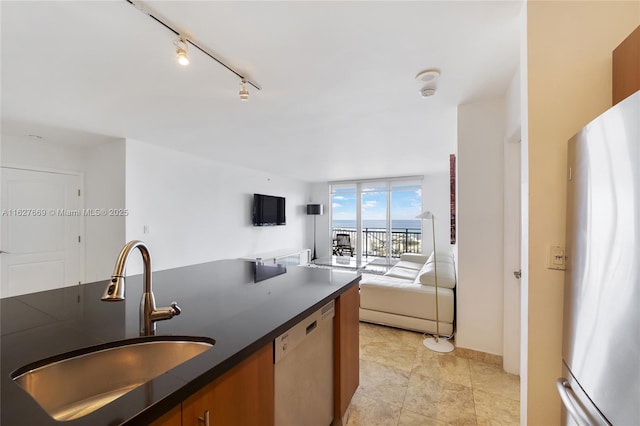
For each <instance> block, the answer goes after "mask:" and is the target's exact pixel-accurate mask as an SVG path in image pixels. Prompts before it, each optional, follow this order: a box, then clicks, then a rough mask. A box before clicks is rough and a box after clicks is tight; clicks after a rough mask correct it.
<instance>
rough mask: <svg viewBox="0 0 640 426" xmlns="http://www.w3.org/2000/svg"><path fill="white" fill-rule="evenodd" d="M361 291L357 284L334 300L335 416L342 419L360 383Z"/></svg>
mask: <svg viewBox="0 0 640 426" xmlns="http://www.w3.org/2000/svg"><path fill="white" fill-rule="evenodd" d="M359 307H360V292H359V287H358V285H356V286H354V287H352V288H350V289H349V290H347V291H345V292H344V293H342V294H341V295H340V297H338V299H336V316H335V317H334V347H335V349H334V369H333V370H334V377H333V383H334V401H333V402H334V404H333V406H334V416H335V418H336V419H342V418H343V416H344V414H345V412H346V410H347V408H348V407H349V403H350V402H351V398H352V397H353V394H354V393H355V392H356V389H357V388H358V385H359V384H360V353H359V352H360V343H359V340H360V334H359V327H360V318H359Z"/></svg>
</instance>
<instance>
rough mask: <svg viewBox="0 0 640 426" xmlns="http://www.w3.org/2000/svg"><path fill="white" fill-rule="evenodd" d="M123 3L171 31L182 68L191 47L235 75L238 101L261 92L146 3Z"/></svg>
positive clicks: (138, 0) (246, 78) (253, 83)
mask: <svg viewBox="0 0 640 426" xmlns="http://www.w3.org/2000/svg"><path fill="white" fill-rule="evenodd" d="M0 1H2V0H0ZM125 1H126V2H127V3H129V4H131V5H132V6H133V7H135V8H136V9H137V10H138V11H140V12H142V13H144V14H145V15H147V16H149V17H150V18H152V19H153V20H154V21H155V22H157V23H159V24H160V25H162V26H163V27H164V28H166V29H167V30H169V31H171V32H172V33H173V34H175V35H176V36H177V37H178V38H177V39H176V40H175V41H174V42H173V44H174V45H175V46H176V59H177V60H178V62H179V63H180V65H183V66H186V65H189V45H191V47H193V48H194V49H197V50H199V51H200V52H202V53H203V54H205V55H206V56H208V57H209V58H211V59H212V60H214V61H215V62H217V63H218V64H220V65H221V66H222V67H224V68H225V69H226V70H227V71H229V72H231V73H233V74H235V75H236V76H237V77H238V78H240V80H241V83H240V84H241V86H240V93H239V95H240V99H242V100H243V101H246V100H248V99H249V91H248V90H247V87H246V85H248V84H250V85H251V86H253V87H254V88H255V89H257V90H262V87H261V86H260V85H259V84H258V83H256V82H255V81H253V80H252V79H250V78H249V77H247V76H246V75H244V74H243V73H241V72H239V71H238V70H236V69H235V68H233V67H232V66H231V65H230V64H227V63H225V62H224V61H223V60H222V59H220V58H218V57H217V56H216V55H214V54H213V53H212V52H211V51H210V50H209V49H207V48H206V47H205V46H204V45H202V44H200V43H197V42H195V41H194V40H193V39H192V38H191V37H187V36H186V35H185V32H184V31H185V30H182V29H179V26H178V25H176V24H175V23H173V22H170V21H169V20H168V19H167V18H166V17H164V16H161V15H159V14H157V13H156V12H154V11H153V10H152V9H151V8H150V7H149V6H148V5H147V4H146V3H147V2H146V1H142V0H125Z"/></svg>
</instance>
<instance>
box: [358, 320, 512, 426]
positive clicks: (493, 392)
mask: <svg viewBox="0 0 640 426" xmlns="http://www.w3.org/2000/svg"><path fill="white" fill-rule="evenodd" d="M422 339H423V336H422V334H420V333H414V332H410V331H405V330H399V329H395V328H390V327H384V326H379V325H373V324H367V323H362V322H361V323H360V387H359V388H358V390H357V392H356V394H355V395H354V398H353V400H352V403H351V414H350V416H349V421H348V423H347V426H377V425H380V426H392V425H401V426H408V425H416V426H417V425H420V426H428V425H519V424H520V402H519V399H520V390H519V389H520V380H519V378H518V376H515V375H512V374H508V373H505V372H504V371H503V370H502V368H501V367H500V366H498V365H495V364H490V363H487V362H483V361H479V360H474V359H469V358H467V357H463V356H461V355H465V354H462V353H460V351H458V353H456V351H454V352H452V353H449V354H441V353H436V352H432V351H430V350H429V349H427V348H425V347H424V346H423V345H422Z"/></svg>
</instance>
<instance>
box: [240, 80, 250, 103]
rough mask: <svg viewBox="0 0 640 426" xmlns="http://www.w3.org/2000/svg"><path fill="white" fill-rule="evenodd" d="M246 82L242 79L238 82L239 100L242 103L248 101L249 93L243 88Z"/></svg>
mask: <svg viewBox="0 0 640 426" xmlns="http://www.w3.org/2000/svg"><path fill="white" fill-rule="evenodd" d="M246 82H247V80H245V79H244V78H243V79H242V81H241V82H240V92H239V95H240V100H242V101H246V100H248V99H249V91H248V90H247V87H246V86H245V83H246Z"/></svg>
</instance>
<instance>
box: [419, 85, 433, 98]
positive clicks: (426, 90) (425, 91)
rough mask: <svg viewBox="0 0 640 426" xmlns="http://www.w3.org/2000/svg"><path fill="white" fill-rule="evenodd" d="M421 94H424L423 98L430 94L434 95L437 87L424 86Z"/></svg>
mask: <svg viewBox="0 0 640 426" xmlns="http://www.w3.org/2000/svg"><path fill="white" fill-rule="evenodd" d="M420 94H421V95H422V97H423V98H428V97H429V96H433V95H435V94H436V88H435V87H423V88H422V89H420Z"/></svg>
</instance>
